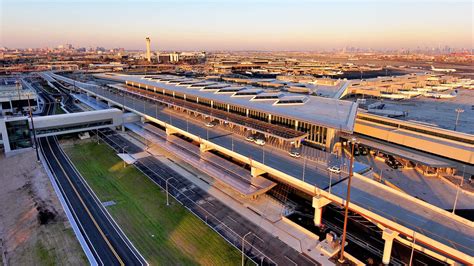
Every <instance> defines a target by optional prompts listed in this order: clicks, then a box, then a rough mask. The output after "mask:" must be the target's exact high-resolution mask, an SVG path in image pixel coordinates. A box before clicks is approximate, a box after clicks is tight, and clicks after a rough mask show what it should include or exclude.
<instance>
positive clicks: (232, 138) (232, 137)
mask: <svg viewBox="0 0 474 266" xmlns="http://www.w3.org/2000/svg"><path fill="white" fill-rule="evenodd" d="M230 137H231V140H232V151H234V133H232V135H230Z"/></svg>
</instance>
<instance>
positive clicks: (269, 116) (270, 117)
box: [268, 114, 272, 124]
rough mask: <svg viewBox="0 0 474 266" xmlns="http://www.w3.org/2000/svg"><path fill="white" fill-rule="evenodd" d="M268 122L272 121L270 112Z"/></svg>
mask: <svg viewBox="0 0 474 266" xmlns="http://www.w3.org/2000/svg"><path fill="white" fill-rule="evenodd" d="M268 123H270V124H271V123H272V115H271V114H269V115H268Z"/></svg>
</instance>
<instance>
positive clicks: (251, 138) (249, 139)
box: [245, 134, 255, 141]
mask: <svg viewBox="0 0 474 266" xmlns="http://www.w3.org/2000/svg"><path fill="white" fill-rule="evenodd" d="M245 140H247V141H255V136H254V135H253V134H250V135H247V136H246V137H245Z"/></svg>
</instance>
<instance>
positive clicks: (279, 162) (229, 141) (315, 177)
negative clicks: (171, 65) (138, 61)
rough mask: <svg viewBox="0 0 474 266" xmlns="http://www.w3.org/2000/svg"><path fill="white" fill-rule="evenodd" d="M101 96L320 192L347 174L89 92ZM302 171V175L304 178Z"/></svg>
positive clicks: (142, 103)
mask: <svg viewBox="0 0 474 266" xmlns="http://www.w3.org/2000/svg"><path fill="white" fill-rule="evenodd" d="M88 89H90V90H92V91H94V92H96V93H98V94H100V95H104V96H105V97H107V98H109V99H111V100H114V101H115V102H117V103H119V104H121V105H124V106H126V107H129V108H132V109H134V110H137V111H139V112H142V113H144V114H147V115H150V116H153V117H156V118H157V119H159V120H161V121H164V122H166V123H169V124H171V125H173V126H175V127H178V128H181V129H183V130H186V131H188V132H190V133H192V134H194V135H197V136H199V137H201V138H202V139H208V140H210V141H211V142H213V143H215V144H218V145H220V146H222V147H226V148H228V149H233V150H234V151H236V152H238V153H240V154H242V155H244V156H247V157H250V158H252V160H255V161H258V162H262V163H265V164H266V165H268V166H270V167H272V168H274V169H277V170H280V171H282V172H284V173H286V174H288V175H291V176H293V177H296V178H298V179H302V180H303V179H304V181H305V182H307V183H310V184H313V185H316V186H317V187H319V188H323V189H328V188H329V186H330V184H331V183H335V182H338V181H340V180H342V179H345V178H346V177H347V173H345V172H343V173H341V174H340V175H329V173H328V171H327V170H326V166H325V165H323V164H320V163H315V162H312V161H309V160H308V161H307V163H306V165H305V163H304V160H303V159H302V158H300V159H295V158H292V157H290V156H289V155H288V154H285V153H282V152H281V151H277V150H275V149H274V148H269V147H266V145H265V146H263V147H262V146H258V145H256V144H254V143H250V142H248V141H245V140H244V138H243V137H242V136H240V135H236V134H229V131H227V130H223V129H219V127H215V128H206V127H205V126H204V122H197V121H194V120H192V119H186V117H185V115H184V114H183V115H176V114H171V112H169V111H167V110H166V108H165V107H164V106H163V105H158V104H156V103H153V102H151V101H150V100H144V98H142V99H137V98H136V96H135V97H132V96H130V95H127V94H126V93H123V94H122V95H120V94H118V93H113V92H111V91H109V90H107V89H102V88H97V87H93V86H91V87H90V88H88ZM303 170H304V171H305V174H304V175H303Z"/></svg>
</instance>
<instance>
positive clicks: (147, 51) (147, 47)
mask: <svg viewBox="0 0 474 266" xmlns="http://www.w3.org/2000/svg"><path fill="white" fill-rule="evenodd" d="M145 40H146V60H147V61H148V62H151V47H150V46H151V40H150V37H146V39H145Z"/></svg>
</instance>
